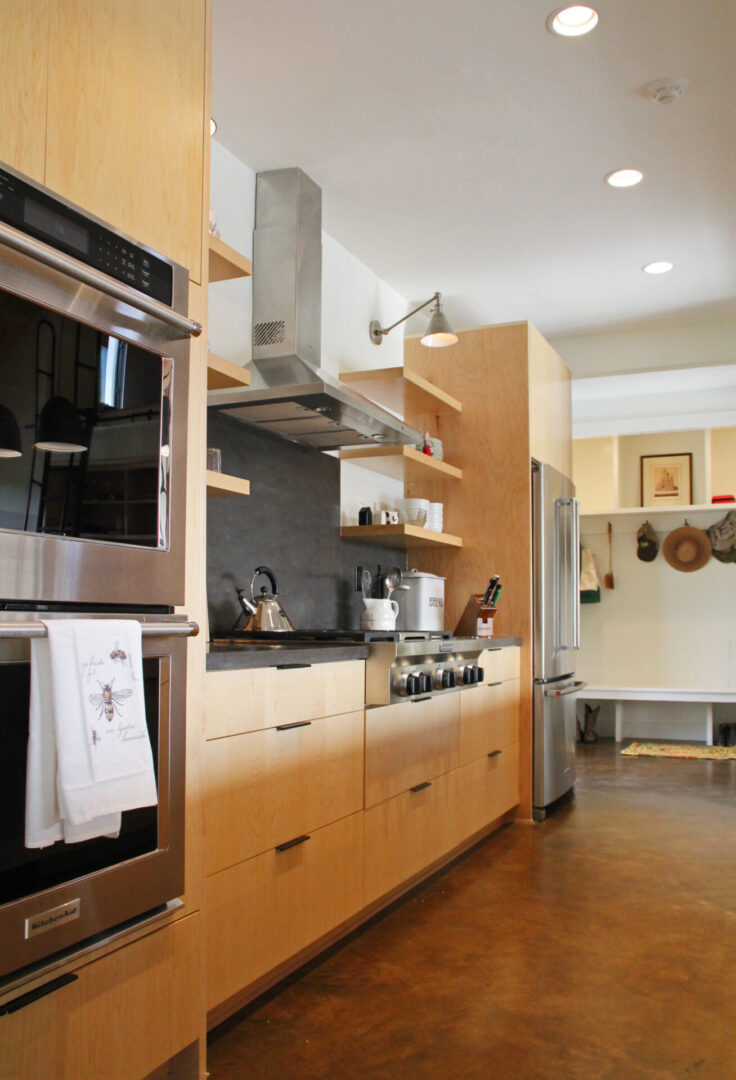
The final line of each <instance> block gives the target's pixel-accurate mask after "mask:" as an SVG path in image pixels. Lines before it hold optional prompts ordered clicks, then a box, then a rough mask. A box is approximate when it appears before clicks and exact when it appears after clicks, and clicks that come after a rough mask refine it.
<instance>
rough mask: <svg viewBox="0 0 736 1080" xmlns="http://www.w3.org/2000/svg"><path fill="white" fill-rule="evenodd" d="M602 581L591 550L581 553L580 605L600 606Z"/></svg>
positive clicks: (587, 549)
mask: <svg viewBox="0 0 736 1080" xmlns="http://www.w3.org/2000/svg"><path fill="white" fill-rule="evenodd" d="M600 602H601V579H600V576H599V574H598V567H597V566H596V562H595V555H594V554H593V552H592V551H590V549H589V548H582V549H581V551H580V603H581V604H600Z"/></svg>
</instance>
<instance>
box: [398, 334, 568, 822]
mask: <svg viewBox="0 0 736 1080" xmlns="http://www.w3.org/2000/svg"><path fill="white" fill-rule="evenodd" d="M437 353H440V354H442V353H445V354H446V355H444V356H443V355H439V356H437V355H435V354H437ZM450 353H451V354H452V356H451V358H450V356H449V354H450ZM404 363H405V367H406V368H407V369H409V370H411V371H413V372H415V373H416V374H417V375H420V376H422V377H423V378H425V379H429V380H430V381H431V382H432V383H434V384H435V385H438V386H441V387H442V388H443V389H444V390H446V391H448V392H450V393H452V394H455V395H457V397H458V398H460V399H461V400H462V402H463V412H462V416H461V417H460V418H459V419H458V420H453V421H449V420H448V419H447V417H446V416H444V415H443V414H438V415H436V416H433V415H429V416H428V417H427V423H426V424H425V426H427V427H429V426H431V424H434V430H436V431H437V433H438V435H439V436H440V438H441V439H442V443H443V448H444V453H445V457H447V458H448V459H449V460H451V461H452V462H453V464H455V465H457V466H458V467H459V468H461V469H462V471H463V486H462V499H461V500H458V502H457V504H456V505H455V506H454V507H453V522H454V524H453V529H454V530H455V531H456V532H457V533H459V534H460V535H461V536H462V537H463V547H462V548H461V549H460V550H457V551H453V552H449V553H448V552H446V551H444V550H442V549H436V548H432V549H431V550H430V549H425V550H423V551H421V552H419V551H416V552H413V551H412V549H411V546H410V547H409V565H410V566H421V568H422V569H423V570H426V571H429V572H430V573H434V574H440V575H441V576H443V577H446V578H447V588H446V590H445V625H446V627H447V628H448V629H453V628H454V627H455V626H456V625H457V622H458V620H459V618H460V616H461V614H462V612H463V610H464V608H465V605H466V603H467V601H468V597H469V596H471V595H472V594H474V593H478V592H479V591H481V590H482V589H483V587H484V585H485V583H486V582H487V581H488V578H489V575H490V574H500V576H501V581H502V582H503V594H502V598H501V603H500V605H499V608H498V611H497V613H496V615H495V616H494V619H493V631H494V634H496V635H498V636H500V637H519V638H521V639H522V640H523V642H524V644H523V645H522V648H521V668H520V686H519V691H520V718H521V719H520V723H521V727H520V740H519V783H520V802H519V811H518V813H519V818H520V819H522V820H525V821H531V801H532V695H531V684H532V653H531V649H532V638H531V628H532V577H531V568H532V531H531V459H532V458H536V459H537V460H539V461H545V462H548V463H549V464H551V465H553V466H554V467H555V468H556V469H559V471H560V472H563V473H564V474H565V475H566V476H570V475H571V469H572V430H571V394H570V373H569V371H568V370H567V368H566V367H565V365H564V364H563V362H562V360H561V359H560V357H559V356H558V355H557V353H556V352H555V351H554V349H553V348H552V346H551V345H550V344H549V342H547V341H546V340H545V339H544V337H543V336H542V335H541V334H540V333H539V331H538V330H536V329H535V327H533V326H532V325H531V324H530V323H527V322H521V323H509V324H506V325H503V326H484V327H479V328H478V329H475V330H464V331H461V332H460V334H459V341H458V343H457V344H456V345H454V346H453V347H452V348H451V349H448V350H444V349H426V348H424V347H423V346H422V345H421V344H420V343H419V340H418V339H416V338H411V339H407V341H406V344H405V352H404ZM420 420H421V418H415V426H416V424H417V422H419V421H420ZM433 497H434V495H433V494H432V493H431V492H430V494H429V498H433ZM420 560H421V561H420Z"/></svg>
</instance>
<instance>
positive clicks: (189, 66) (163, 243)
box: [46, 0, 206, 282]
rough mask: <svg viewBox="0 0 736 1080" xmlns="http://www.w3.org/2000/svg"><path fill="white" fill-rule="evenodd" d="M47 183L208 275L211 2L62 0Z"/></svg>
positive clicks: (52, 39) (52, 35) (54, 9)
mask: <svg viewBox="0 0 736 1080" xmlns="http://www.w3.org/2000/svg"><path fill="white" fill-rule="evenodd" d="M46 6H47V7H48V8H49V11H50V28H49V48H50V53H51V56H52V57H53V63H52V64H51V65H50V67H49V85H48V135H47V153H46V184H47V186H48V187H50V188H51V189H52V190H53V191H57V192H59V193H60V194H61V195H64V196H66V197H67V198H69V199H71V200H72V201H73V202H76V203H78V204H79V205H81V206H83V207H84V208H85V209H87V210H90V211H92V213H94V214H97V215H98V216H99V217H101V218H104V219H105V220H106V221H111V222H113V223H114V224H115V225H116V226H117V227H119V228H120V229H122V230H123V231H125V232H127V233H128V234H130V235H131V236H133V237H135V238H136V239H140V240H143V241H144V242H145V243H147V244H150V245H151V246H152V247H154V248H156V249H157V250H159V251H162V252H163V253H164V254H165V255H168V256H170V257H171V258H173V259H175V260H176V261H177V262H180V263H182V264H183V265H184V266H187V267H188V268H189V272H190V277H191V278H192V280H193V281H196V282H200V281H201V280H202V279H201V272H202V255H201V250H202V233H201V190H202V167H203V154H204V131H203V127H202V125H201V122H200V118H201V115H202V101H203V96H204V79H205V25H206V24H205V0H188V2H187V3H176V4H172V3H151V2H150V0H125V3H120V2H119V0H55V2H53V3H50V4H47V5H46Z"/></svg>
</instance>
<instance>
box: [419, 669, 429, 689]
mask: <svg viewBox="0 0 736 1080" xmlns="http://www.w3.org/2000/svg"><path fill="white" fill-rule="evenodd" d="M418 678H419V693H420V694H431V693H432V676H431V675H430V674H429V672H428V671H422V672H420V674H419V676H418Z"/></svg>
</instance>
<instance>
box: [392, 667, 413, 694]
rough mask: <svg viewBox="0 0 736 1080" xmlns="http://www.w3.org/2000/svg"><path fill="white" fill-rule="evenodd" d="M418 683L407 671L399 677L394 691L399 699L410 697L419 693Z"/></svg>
mask: <svg viewBox="0 0 736 1080" xmlns="http://www.w3.org/2000/svg"><path fill="white" fill-rule="evenodd" d="M418 683H419V680H418V678H417V676H416V675H414V674H413V673H412V672H409V671H407V672H406V673H405V674H404V675H400V676H399V678H398V681H397V682H396V685H395V687H394V689H395V691H396V693H397V694H399V695H400V696H401V697H411V696H412V694H418V693H419V685H418Z"/></svg>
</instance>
